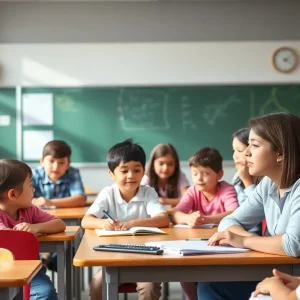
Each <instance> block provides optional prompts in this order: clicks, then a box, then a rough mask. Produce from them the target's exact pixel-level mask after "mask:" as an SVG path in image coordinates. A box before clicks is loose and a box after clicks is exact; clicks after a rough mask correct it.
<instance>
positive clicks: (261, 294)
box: [249, 269, 300, 300]
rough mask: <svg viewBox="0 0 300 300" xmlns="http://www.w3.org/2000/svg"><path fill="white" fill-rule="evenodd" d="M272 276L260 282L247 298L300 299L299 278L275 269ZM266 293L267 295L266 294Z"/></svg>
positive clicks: (255, 299) (269, 299)
mask: <svg viewBox="0 0 300 300" xmlns="http://www.w3.org/2000/svg"><path fill="white" fill-rule="evenodd" d="M273 275H274V277H267V278H266V279H265V280H263V281H262V282H260V283H259V284H258V285H257V287H256V290H255V292H254V293H253V294H252V297H251V298H250V299H249V300H259V299H264V300H271V299H272V300H283V299H284V300H300V278H299V277H294V276H291V275H289V274H286V273H282V272H280V271H278V270H276V269H274V270H273ZM265 294H268V295H269V296H266V295H265Z"/></svg>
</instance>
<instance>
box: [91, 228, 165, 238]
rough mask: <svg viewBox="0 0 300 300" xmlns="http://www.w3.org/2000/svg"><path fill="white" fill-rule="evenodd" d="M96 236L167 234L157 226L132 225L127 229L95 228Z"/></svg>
mask: <svg viewBox="0 0 300 300" xmlns="http://www.w3.org/2000/svg"><path fill="white" fill-rule="evenodd" d="M95 232H96V234H97V235H98V236H120V235H147V234H167V233H166V232H164V231H162V230H161V229H159V228H157V227H132V228H130V229H129V230H103V229H95Z"/></svg>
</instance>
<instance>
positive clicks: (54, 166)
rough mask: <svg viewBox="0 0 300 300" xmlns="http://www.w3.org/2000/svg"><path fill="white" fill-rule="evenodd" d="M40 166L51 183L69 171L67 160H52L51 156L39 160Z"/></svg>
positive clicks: (64, 158)
mask: <svg viewBox="0 0 300 300" xmlns="http://www.w3.org/2000/svg"><path fill="white" fill-rule="evenodd" d="M41 165H42V166H43V167H44V168H45V171H46V174H47V176H48V177H49V178H50V179H51V180H52V181H54V182H55V181H57V180H58V179H59V178H60V177H62V176H63V175H64V174H65V173H66V172H67V170H68V169H69V165H70V163H69V158H68V157H63V158H54V157H53V156H52V155H47V156H45V157H44V158H41Z"/></svg>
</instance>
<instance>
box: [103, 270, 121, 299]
mask: <svg viewBox="0 0 300 300" xmlns="http://www.w3.org/2000/svg"><path fill="white" fill-rule="evenodd" d="M103 272H104V273H105V282H106V298H104V300H105V299H106V300H115V299H118V287H119V283H118V280H119V276H118V272H119V270H118V268H117V267H103ZM102 282H103V281H102Z"/></svg>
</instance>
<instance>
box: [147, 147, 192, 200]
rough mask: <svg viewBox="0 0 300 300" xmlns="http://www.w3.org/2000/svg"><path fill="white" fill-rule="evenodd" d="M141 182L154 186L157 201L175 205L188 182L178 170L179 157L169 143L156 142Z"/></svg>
mask: <svg viewBox="0 0 300 300" xmlns="http://www.w3.org/2000/svg"><path fill="white" fill-rule="evenodd" d="M146 174H147V175H145V176H144V178H143V180H142V182H141V184H142V185H150V186H151V187H153V188H155V190H156V192H157V193H158V195H159V201H160V203H161V204H164V205H172V206H176V205H177V204H178V202H179V199H180V198H181V196H182V195H183V193H184V192H185V191H186V190H187V189H188V187H189V182H188V180H187V178H186V176H185V174H184V173H182V172H181V171H180V165H179V158H178V154H177V152H176V150H175V148H174V147H173V146H172V145H171V144H158V145H157V146H155V147H154V149H153V150H152V152H151V154H150V160H149V166H148V169H147V172H146Z"/></svg>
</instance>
